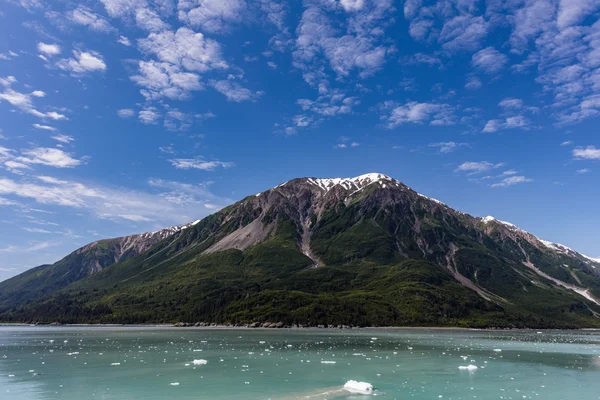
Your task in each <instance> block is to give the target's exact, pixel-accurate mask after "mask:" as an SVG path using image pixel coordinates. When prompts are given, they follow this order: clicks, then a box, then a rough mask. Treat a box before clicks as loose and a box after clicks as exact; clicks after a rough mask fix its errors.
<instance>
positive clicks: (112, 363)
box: [110, 363, 121, 366]
mask: <svg viewBox="0 0 600 400" xmlns="http://www.w3.org/2000/svg"><path fill="white" fill-rule="evenodd" d="M110 365H115V366H116V365H121V363H112V364H110Z"/></svg>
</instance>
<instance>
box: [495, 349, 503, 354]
mask: <svg viewBox="0 0 600 400" xmlns="http://www.w3.org/2000/svg"><path fill="white" fill-rule="evenodd" d="M494 351H495V352H496V353H502V349H494Z"/></svg>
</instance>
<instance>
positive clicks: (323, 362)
mask: <svg viewBox="0 0 600 400" xmlns="http://www.w3.org/2000/svg"><path fill="white" fill-rule="evenodd" d="M336 362H337V361H321V364H335V363H336Z"/></svg>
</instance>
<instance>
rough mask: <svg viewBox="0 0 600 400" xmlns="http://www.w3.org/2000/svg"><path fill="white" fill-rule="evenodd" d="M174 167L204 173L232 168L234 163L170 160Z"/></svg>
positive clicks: (195, 159) (189, 159) (192, 159)
mask: <svg viewBox="0 0 600 400" xmlns="http://www.w3.org/2000/svg"><path fill="white" fill-rule="evenodd" d="M169 162H170V163H171V165H172V166H174V167H175V168H177V169H200V170H203V171H213V170H215V169H217V168H231V167H233V166H234V164H233V163H232V162H222V161H206V160H203V159H201V158H175V159H172V160H169Z"/></svg>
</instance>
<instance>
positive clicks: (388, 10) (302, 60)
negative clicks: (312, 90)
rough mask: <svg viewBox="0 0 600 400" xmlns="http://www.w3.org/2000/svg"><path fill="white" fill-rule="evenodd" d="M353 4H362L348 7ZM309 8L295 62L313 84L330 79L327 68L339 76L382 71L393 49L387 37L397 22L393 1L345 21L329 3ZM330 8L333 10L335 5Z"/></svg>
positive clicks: (376, 4)
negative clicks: (386, 34)
mask: <svg viewBox="0 0 600 400" xmlns="http://www.w3.org/2000/svg"><path fill="white" fill-rule="evenodd" d="M351 3H353V4H358V3H357V2H348V3H347V5H349V4H351ZM307 5H308V8H307V9H306V10H305V11H304V13H303V14H302V18H301V20H300V24H299V26H298V28H297V29H296V33H297V38H296V43H295V51H294V52H293V62H294V66H295V67H297V68H299V69H300V70H301V71H302V72H303V75H304V79H305V80H306V81H307V82H308V83H309V84H311V85H313V86H317V85H318V84H319V82H320V81H321V80H323V79H325V78H326V76H327V71H326V69H325V67H329V68H331V70H332V71H333V72H334V73H335V75H337V76H338V77H348V76H349V75H350V74H351V73H352V72H354V71H357V72H358V74H359V76H360V77H367V76H369V75H372V74H373V73H375V72H377V71H378V70H379V69H381V67H382V66H383V64H384V63H385V60H386V57H387V55H388V54H390V53H391V51H392V50H393V49H392V47H391V46H389V45H388V43H386V41H385V39H386V37H385V34H384V33H385V29H386V28H387V27H388V26H389V25H390V23H391V22H392V20H393V19H392V18H390V16H391V14H392V12H393V10H394V7H393V5H392V2H391V1H388V0H382V1H377V2H373V3H370V4H369V5H370V6H369V7H364V9H363V10H360V12H353V13H352V15H351V16H349V18H348V19H344V20H342V21H340V20H336V19H334V18H331V15H330V14H328V13H327V6H326V5H325V4H321V5H319V4H310V3H307ZM329 6H330V7H333V6H334V5H333V2H330V3H329ZM340 32H343V33H345V34H340ZM323 56H324V58H323Z"/></svg>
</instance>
